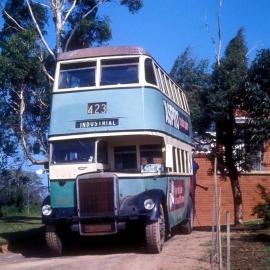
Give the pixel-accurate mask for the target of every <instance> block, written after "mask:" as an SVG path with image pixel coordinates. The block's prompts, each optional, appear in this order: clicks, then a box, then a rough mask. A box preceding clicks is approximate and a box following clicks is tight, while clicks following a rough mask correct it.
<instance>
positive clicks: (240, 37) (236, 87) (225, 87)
mask: <svg viewBox="0 0 270 270" xmlns="http://www.w3.org/2000/svg"><path fill="white" fill-rule="evenodd" d="M247 72H248V61H247V47H246V45H245V39H244V33H243V29H240V30H239V31H238V33H237V35H236V36H235V37H234V38H233V39H232V40H231V41H230V42H229V44H228V45H227V47H226V50H225V55H224V57H222V58H221V59H220V62H219V63H216V65H215V66H214V70H213V73H212V78H211V84H212V86H211V88H212V91H211V95H209V108H210V110H211V114H212V119H213V121H214V122H215V126H216V140H217V154H218V164H219V170H220V171H221V173H222V174H223V175H225V176H228V178H229V180H230V183H231V188H232V194H233V200H234V219H235V222H236V223H242V222H243V200H242V192H241V188H240V184H239V170H238V162H239V151H238V149H239V139H241V132H239V131H240V130H241V126H239V124H237V123H236V113H237V111H238V110H239V109H240V108H241V102H240V100H241V98H242V96H243V95H244V93H245V88H244V84H245V81H246V79H247ZM240 158H242V157H241V155H240Z"/></svg>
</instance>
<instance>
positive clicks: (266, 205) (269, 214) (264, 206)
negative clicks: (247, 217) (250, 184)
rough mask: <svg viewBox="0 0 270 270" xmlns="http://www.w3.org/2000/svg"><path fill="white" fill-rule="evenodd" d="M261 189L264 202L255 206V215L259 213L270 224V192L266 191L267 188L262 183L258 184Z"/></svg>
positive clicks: (266, 223)
mask: <svg viewBox="0 0 270 270" xmlns="http://www.w3.org/2000/svg"><path fill="white" fill-rule="evenodd" d="M257 188H258V189H259V191H260V194H261V198H262V199H263V201H264V202H263V203H259V204H258V205H256V206H255V207H254V208H253V215H257V216H258V217H259V218H262V219H263V221H264V224H265V225H266V226H270V193H268V192H267V191H266V188H265V187H264V186H262V185H260V184H258V185H257Z"/></svg>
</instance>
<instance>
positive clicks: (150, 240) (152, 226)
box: [145, 205, 166, 253]
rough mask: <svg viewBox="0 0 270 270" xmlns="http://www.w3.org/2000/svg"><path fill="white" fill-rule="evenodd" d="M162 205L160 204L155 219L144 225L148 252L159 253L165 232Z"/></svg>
mask: <svg viewBox="0 0 270 270" xmlns="http://www.w3.org/2000/svg"><path fill="white" fill-rule="evenodd" d="M165 222H166V221H165V216H164V210H163V206H162V205H160V216H159V218H158V220H157V221H154V222H150V223H147V224H146V225H145V240H146V246H147V249H148V251H149V253H160V252H161V251H162V248H163V244H164V241H165V234H166V223H165Z"/></svg>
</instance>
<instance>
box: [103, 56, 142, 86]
mask: <svg viewBox="0 0 270 270" xmlns="http://www.w3.org/2000/svg"><path fill="white" fill-rule="evenodd" d="M138 64H139V58H129V59H108V60H102V61H101V82H100V85H115V84H131V83H138V82H139V72H138Z"/></svg>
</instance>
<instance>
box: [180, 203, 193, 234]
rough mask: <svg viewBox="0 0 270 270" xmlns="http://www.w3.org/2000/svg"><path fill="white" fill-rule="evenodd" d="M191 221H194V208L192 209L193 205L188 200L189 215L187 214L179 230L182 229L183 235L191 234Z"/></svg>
mask: <svg viewBox="0 0 270 270" xmlns="http://www.w3.org/2000/svg"><path fill="white" fill-rule="evenodd" d="M193 220H194V208H193V203H192V201H191V200H190V208H189V213H188V219H187V221H185V222H184V223H183V224H182V226H181V229H182V231H183V233H184V234H191V233H192V230H193Z"/></svg>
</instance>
